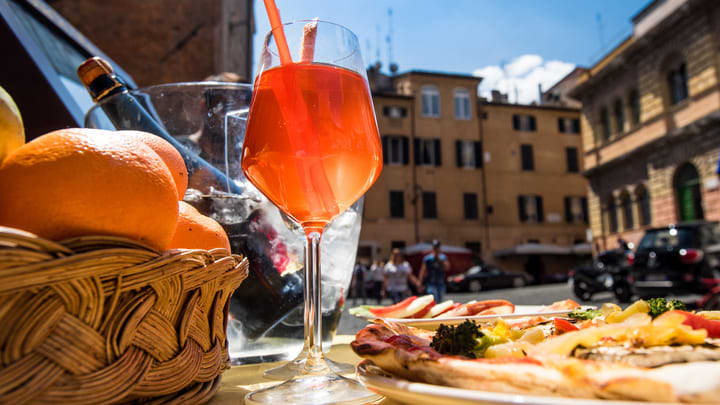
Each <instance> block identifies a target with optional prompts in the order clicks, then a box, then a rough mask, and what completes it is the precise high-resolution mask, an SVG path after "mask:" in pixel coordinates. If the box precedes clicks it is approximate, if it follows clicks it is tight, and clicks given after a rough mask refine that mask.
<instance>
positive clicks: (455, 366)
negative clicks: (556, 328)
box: [351, 322, 720, 403]
mask: <svg viewBox="0 0 720 405" xmlns="http://www.w3.org/2000/svg"><path fill="white" fill-rule="evenodd" d="M431 338H432V332H427V331H421V330H419V329H415V328H411V327H408V326H405V325H398V324H393V323H390V322H380V323H376V324H372V325H368V326H367V327H365V328H364V329H362V330H361V331H360V332H358V334H357V335H356V338H355V341H353V342H352V343H351V347H352V349H353V350H354V351H355V353H357V354H358V355H359V356H361V357H364V358H367V359H371V360H372V361H373V362H374V363H375V364H376V365H378V366H379V367H380V368H382V369H383V370H385V371H387V372H390V373H392V374H394V375H396V376H398V377H402V378H405V379H408V380H411V381H418V382H424V383H429V384H436V385H442V386H450V387H458V388H468V389H477V390H484V391H494V392H503V393H516V394H531V395H548V396H564V397H575V398H597V399H616V400H637V401H652V402H693V403H720V361H700V362H691V363H681V364H671V365H667V366H661V367H656V368H642V367H635V366H630V365H626V364H621V363H616V362H608V361H594V360H581V359H577V358H572V357H565V356H558V355H548V356H542V355H537V354H535V355H534V356H532V357H524V358H520V359H516V358H504V359H468V358H465V357H459V356H447V355H442V354H440V353H438V352H437V351H435V350H434V349H432V348H431V347H430V342H431Z"/></svg>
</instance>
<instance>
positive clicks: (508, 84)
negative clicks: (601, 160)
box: [254, 0, 650, 102]
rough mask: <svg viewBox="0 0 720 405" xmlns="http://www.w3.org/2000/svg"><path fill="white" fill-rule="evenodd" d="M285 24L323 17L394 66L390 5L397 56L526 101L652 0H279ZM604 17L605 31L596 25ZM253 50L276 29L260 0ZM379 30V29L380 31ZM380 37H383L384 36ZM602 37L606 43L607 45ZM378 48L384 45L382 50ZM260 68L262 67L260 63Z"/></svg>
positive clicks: (610, 40) (615, 36)
mask: <svg viewBox="0 0 720 405" xmlns="http://www.w3.org/2000/svg"><path fill="white" fill-rule="evenodd" d="M275 1H276V4H277V6H278V8H279V9H280V15H281V17H282V19H283V21H287V22H289V21H292V20H297V19H308V18H313V17H319V18H320V19H322V20H328V21H333V22H336V23H339V24H342V25H344V26H346V27H348V28H349V29H350V30H352V31H353V32H355V34H356V35H357V36H358V37H359V39H360V43H361V47H362V49H361V50H362V53H363V58H364V60H365V62H366V64H367V65H369V64H370V63H372V62H375V61H376V60H377V57H376V55H377V51H378V49H379V54H380V61H381V62H382V64H383V68H384V69H385V68H386V67H387V65H388V46H387V42H386V36H387V35H388V27H389V24H388V9H389V8H392V13H393V14H392V30H393V36H392V57H393V62H395V63H397V64H398V66H399V70H400V71H401V72H403V71H407V70H413V69H419V70H432V71H441V72H453V73H465V74H475V75H479V76H482V77H484V78H485V80H484V83H483V85H481V88H480V93H481V94H487V93H488V92H489V91H490V89H491V88H499V89H500V90H502V91H505V92H508V93H509V94H510V99H511V100H514V99H515V94H516V89H517V95H518V99H519V101H520V102H530V101H532V100H534V99H535V98H536V97H537V84H538V83H541V84H543V87H544V88H547V87H549V86H550V85H552V84H553V83H554V82H555V81H557V80H558V79H559V78H561V77H563V76H564V75H565V74H566V73H567V72H569V71H570V70H572V69H573V68H574V67H575V66H577V65H580V66H588V65H591V64H592V62H594V61H596V60H597V59H599V57H601V56H602V55H603V54H604V51H603V43H604V46H605V51H607V50H608V49H610V48H611V47H612V46H613V45H615V44H617V43H618V42H619V40H621V39H622V38H623V37H624V36H626V35H628V34H629V33H630V32H631V30H632V24H631V21H630V19H631V18H632V16H634V15H635V14H636V13H637V12H638V11H639V10H641V9H642V8H643V7H644V6H645V5H647V4H648V3H650V0H451V1H431V0H275ZM598 14H599V15H600V19H601V22H602V25H601V26H602V34H601V31H600V29H599V24H598ZM255 22H256V27H257V32H256V33H255V38H254V55H255V56H257V55H258V54H259V52H260V49H261V46H262V41H263V37H264V36H265V34H266V33H267V31H268V30H269V29H270V24H269V22H268V19H267V15H266V14H265V7H264V4H263V1H261V0H255ZM378 30H379V34H378ZM378 37H379V39H378ZM601 37H602V41H603V42H602V43H601ZM378 45H379V47H378ZM255 66H257V64H256V65H255Z"/></svg>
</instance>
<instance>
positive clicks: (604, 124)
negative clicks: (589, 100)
mask: <svg viewBox="0 0 720 405" xmlns="http://www.w3.org/2000/svg"><path fill="white" fill-rule="evenodd" d="M600 136H601V137H602V139H603V140H608V139H610V114H608V109H607V107H603V108H601V109H600Z"/></svg>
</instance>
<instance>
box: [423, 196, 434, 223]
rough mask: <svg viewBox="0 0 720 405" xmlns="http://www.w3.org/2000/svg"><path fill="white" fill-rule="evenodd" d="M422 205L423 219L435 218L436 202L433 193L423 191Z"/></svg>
mask: <svg viewBox="0 0 720 405" xmlns="http://www.w3.org/2000/svg"><path fill="white" fill-rule="evenodd" d="M422 205H423V206H422V213H423V218H429V219H432V218H437V201H436V197H435V192H434V191H423V193H422Z"/></svg>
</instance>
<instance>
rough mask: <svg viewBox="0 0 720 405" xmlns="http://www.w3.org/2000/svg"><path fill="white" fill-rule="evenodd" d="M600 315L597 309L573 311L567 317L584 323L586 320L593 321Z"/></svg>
mask: <svg viewBox="0 0 720 405" xmlns="http://www.w3.org/2000/svg"><path fill="white" fill-rule="evenodd" d="M600 315H602V312H601V311H600V310H599V309H579V308H578V309H574V310H572V311H570V312H569V313H568V314H567V316H568V318H572V319H575V320H577V321H586V320H588V319H595V318H597V317H598V316H600Z"/></svg>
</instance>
